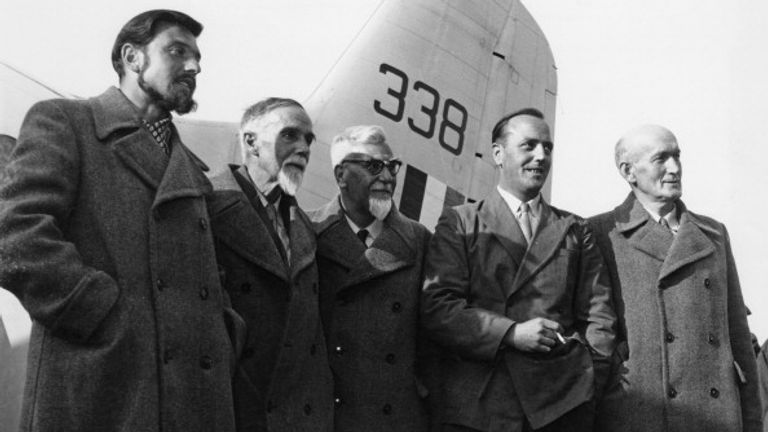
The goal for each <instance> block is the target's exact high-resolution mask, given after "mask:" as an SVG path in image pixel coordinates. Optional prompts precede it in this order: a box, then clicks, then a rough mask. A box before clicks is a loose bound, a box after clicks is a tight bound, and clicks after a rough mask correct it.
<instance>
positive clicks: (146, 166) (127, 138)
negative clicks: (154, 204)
mask: <svg viewBox="0 0 768 432" xmlns="http://www.w3.org/2000/svg"><path fill="white" fill-rule="evenodd" d="M91 106H92V110H93V120H94V125H95V129H96V136H97V137H98V139H99V140H101V141H102V142H106V143H108V144H109V145H110V147H112V149H113V151H114V152H115V154H116V155H117V157H118V158H119V159H120V161H122V162H123V164H124V165H125V166H126V167H127V168H128V169H130V170H131V171H133V172H134V173H135V174H136V175H137V176H138V177H139V178H140V179H141V180H142V181H144V182H145V183H146V184H147V186H149V187H151V188H152V189H157V188H158V186H159V185H160V181H161V179H162V178H163V173H164V172H165V169H166V166H167V165H168V162H167V161H166V160H165V158H164V157H162V153H161V152H162V150H160V148H159V147H158V146H157V145H156V144H155V143H154V138H152V135H151V134H150V133H149V131H147V130H146V129H145V128H143V127H142V126H141V119H140V118H139V114H138V111H137V110H136V107H134V106H133V104H132V103H131V102H130V101H129V100H128V99H127V98H126V97H125V96H124V95H123V93H122V92H121V91H120V90H119V89H117V88H116V87H110V88H109V89H107V91H106V92H104V93H103V94H102V95H100V96H98V97H96V98H93V99H91ZM107 138H110V139H109V140H108V139H107Z"/></svg>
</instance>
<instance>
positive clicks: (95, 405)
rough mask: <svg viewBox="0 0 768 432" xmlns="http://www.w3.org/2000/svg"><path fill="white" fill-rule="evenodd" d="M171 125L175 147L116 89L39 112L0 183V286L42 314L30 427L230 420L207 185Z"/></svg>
mask: <svg viewBox="0 0 768 432" xmlns="http://www.w3.org/2000/svg"><path fill="white" fill-rule="evenodd" d="M172 135H173V138H172V144H171V153H170V157H166V156H165V155H164V153H163V151H162V150H161V148H160V147H159V146H158V144H157V143H156V142H155V140H154V138H153V137H152V135H151V134H150V132H149V131H148V130H147V129H145V128H144V127H142V126H141V123H140V118H139V115H138V113H137V110H136V109H135V107H134V106H133V105H132V104H131V103H130V102H129V101H128V99H127V98H125V96H124V95H123V94H122V93H121V92H120V91H119V90H118V89H117V88H114V87H113V88H110V89H109V90H107V92H106V93H104V94H102V95H101V96H98V97H96V98H93V99H89V100H80V101H74V100H51V101H45V102H41V103H38V104H36V105H35V106H33V107H32V108H31V109H30V111H29V113H28V114H27V117H26V119H25V121H24V124H23V126H22V128H21V133H20V135H19V139H18V143H17V145H16V147H15V149H14V151H13V155H12V157H11V161H10V163H9V165H8V167H7V175H8V179H7V183H5V184H4V185H2V188H0V285H2V286H3V287H4V288H6V289H8V290H10V291H11V292H13V293H14V294H15V295H16V296H18V298H19V300H20V301H21V303H22V304H23V305H24V307H25V308H26V309H27V311H28V312H29V314H30V316H31V317H32V322H33V325H32V335H31V340H30V344H29V357H28V368H27V371H28V373H27V381H26V387H25V391H24V401H23V414H22V425H21V429H22V430H30V431H47V430H68V431H76V430H77V431H89V430H91V431H96V430H98V431H128V430H130V431H159V430H166V431H169V430H171V431H172V430H184V431H213V430H216V431H229V430H234V415H233V409H232V396H231V393H232V391H231V386H230V373H231V369H232V363H233V360H234V355H233V349H232V344H231V343H230V338H229V334H228V332H227V323H230V324H232V323H234V322H236V321H232V320H228V319H226V318H225V314H226V313H228V312H226V310H225V307H226V305H227V301H226V299H225V296H224V295H223V291H222V290H221V286H220V283H219V277H218V273H217V268H216V261H215V256H214V247H213V240H212V237H211V232H210V230H209V221H208V215H207V210H206V194H207V193H209V192H210V191H211V185H210V183H209V182H208V180H207V179H206V178H205V176H204V174H203V172H202V170H201V166H200V165H201V164H202V162H200V161H199V160H198V159H197V158H196V157H195V156H194V155H193V154H192V153H191V152H190V151H189V150H188V149H187V148H186V147H184V145H183V144H182V143H181V141H180V140H179V139H178V134H177V133H176V132H175V130H174V131H173V134H172ZM228 316H229V317H230V318H232V316H231V315H228Z"/></svg>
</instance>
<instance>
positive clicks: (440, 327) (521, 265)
mask: <svg viewBox="0 0 768 432" xmlns="http://www.w3.org/2000/svg"><path fill="white" fill-rule="evenodd" d="M607 282H608V281H607V273H606V272H605V266H604V264H603V260H602V257H601V256H600V253H599V251H598V248H597V245H596V244H595V242H594V239H593V236H592V233H591V231H590V230H589V229H588V227H587V226H586V222H585V221H584V220H583V219H581V218H579V217H577V216H575V215H572V214H570V213H567V212H564V211H562V210H559V209H557V208H555V207H552V206H550V205H548V204H546V203H544V202H543V201H542V214H541V222H540V223H539V226H538V229H537V232H536V233H535V234H534V238H533V240H532V244H531V245H530V247H528V248H527V249H526V241H525V238H524V237H523V234H522V232H521V230H520V226H519V224H518V223H517V222H516V219H515V216H514V214H512V212H511V211H510V209H509V206H508V205H507V204H506V202H504V200H503V198H502V197H501V195H500V194H499V192H498V191H497V190H495V189H494V191H493V193H492V194H491V195H490V196H489V197H488V199H487V200H485V201H481V202H479V203H476V204H466V205H462V206H458V207H454V208H449V209H446V210H445V211H444V212H443V214H442V216H441V217H440V220H439V222H438V225H437V228H436V230H435V234H434V236H433V237H432V240H431V242H430V246H429V252H428V254H427V261H426V281H425V284H424V290H423V299H422V311H423V315H422V320H423V325H424V326H425V328H426V330H427V332H428V334H429V335H430V337H432V338H434V339H435V340H436V341H437V342H439V343H440V344H442V345H443V346H444V347H446V348H447V349H448V350H449V351H450V352H451V354H452V355H450V356H448V357H447V359H446V360H445V361H444V362H443V375H444V403H445V410H444V412H443V414H442V416H443V421H444V422H447V423H455V424H460V425H464V426H468V427H471V428H474V429H478V430H483V431H503V430H509V429H510V422H511V421H513V420H510V418H509V416H510V413H511V412H512V411H513V410H515V411H516V412H518V413H519V411H520V410H522V411H523V413H524V414H525V416H526V417H527V418H528V420H529V422H530V423H531V425H532V426H533V427H534V428H539V427H541V426H543V425H546V424H548V423H550V422H552V421H553V420H555V419H557V418H558V417H560V416H561V415H563V414H565V413H566V412H568V411H570V410H571V409H573V408H575V407H577V406H579V405H581V404H582V403H585V402H587V401H589V400H590V399H591V398H592V397H593V394H594V391H595V387H596V386H595V366H596V365H597V366H599V370H600V371H602V370H603V369H604V367H603V366H604V365H605V364H606V362H605V357H606V356H608V355H610V353H611V352H613V340H614V334H613V330H612V328H613V325H614V323H615V315H614V313H613V310H612V306H611V303H610V299H609V291H610V289H609V287H608V285H607ZM536 317H543V318H548V319H551V320H554V321H557V322H559V323H560V324H561V325H562V327H563V328H564V333H565V335H566V336H567V337H571V340H570V341H568V342H567V343H566V344H564V345H560V346H559V347H557V348H556V349H553V350H552V351H551V352H550V353H548V354H543V355H542V354H533V353H524V352H521V351H518V350H515V349H513V348H510V347H505V348H501V347H502V340H503V338H504V335H505V334H506V333H507V331H508V330H509V328H510V327H511V326H512V325H513V324H514V323H516V322H524V321H528V320H530V319H532V318H536ZM593 359H594V360H593ZM597 363H599V365H598V364H597ZM600 376H602V374H600ZM600 382H602V381H601V380H598V387H600V385H599V384H600ZM511 389H512V390H511ZM515 401H518V402H519V403H515ZM515 407H519V408H515Z"/></svg>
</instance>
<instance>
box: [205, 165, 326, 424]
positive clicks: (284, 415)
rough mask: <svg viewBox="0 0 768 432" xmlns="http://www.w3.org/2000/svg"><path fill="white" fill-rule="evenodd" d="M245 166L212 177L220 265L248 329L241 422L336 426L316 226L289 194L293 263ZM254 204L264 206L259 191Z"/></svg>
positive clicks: (239, 396)
mask: <svg viewBox="0 0 768 432" xmlns="http://www.w3.org/2000/svg"><path fill="white" fill-rule="evenodd" d="M238 169H239V170H240V173H241V174H243V175H247V174H246V172H245V170H244V168H243V167H239V168H238V167H236V166H230V167H229V168H228V169H225V170H224V171H223V172H221V173H219V174H217V175H216V176H214V177H213V178H212V179H211V181H212V183H213V186H214V190H215V192H214V199H213V201H212V203H211V223H212V225H213V231H214V236H215V239H216V250H217V256H218V260H219V266H220V271H221V272H222V274H223V279H224V287H225V288H226V290H227V292H228V293H229V295H230V298H231V300H232V306H233V307H234V308H235V310H237V312H238V313H239V314H240V315H241V316H242V317H243V318H244V319H245V321H246V324H247V328H248V333H247V334H248V335H247V339H246V342H245V348H244V350H243V354H242V356H241V358H240V361H239V365H238V368H237V373H236V375H235V378H234V389H235V411H236V417H237V429H238V431H275V432H277V431H286V432H288V431H290V432H301V431H313V432H316V431H320V432H322V431H330V430H332V428H333V418H332V415H333V383H332V381H331V372H330V369H329V367H328V358H327V354H326V348H325V338H324V337H323V329H322V325H321V323H320V308H319V304H318V291H319V288H318V280H317V265H316V262H315V249H316V243H315V235H314V232H313V231H312V226H311V224H310V222H309V219H308V218H307V216H306V214H304V212H303V211H302V210H301V209H300V208H299V207H298V206H297V205H296V200H295V199H294V198H293V197H290V196H287V195H283V198H282V199H283V200H289V201H290V224H289V226H290V227H289V235H290V245H291V246H290V247H291V264H290V266H289V265H287V264H286V262H285V260H284V259H283V258H282V256H281V254H280V251H279V249H278V246H277V243H276V242H275V241H274V240H273V237H272V234H270V231H269V230H270V227H269V226H268V225H266V224H265V223H264V222H263V219H262V218H261V216H259V214H258V213H257V209H256V208H255V207H254V206H253V205H252V204H251V201H249V199H248V197H247V196H246V195H245V193H243V191H242V189H241V188H240V185H239V184H238V183H237V181H236V179H235V177H234V175H233V171H237V170H238ZM241 178H247V177H241ZM253 191H254V192H255V189H254V190H253ZM255 203H256V204H257V205H261V203H260V202H259V201H258V197H256V200H255ZM278 241H279V240H278Z"/></svg>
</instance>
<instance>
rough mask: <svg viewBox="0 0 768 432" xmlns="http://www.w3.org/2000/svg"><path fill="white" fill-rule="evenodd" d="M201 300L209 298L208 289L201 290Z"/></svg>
mask: <svg viewBox="0 0 768 432" xmlns="http://www.w3.org/2000/svg"><path fill="white" fill-rule="evenodd" d="M200 298H201V299H203V300H205V299H207V298H208V288H206V287H202V288H200Z"/></svg>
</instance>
